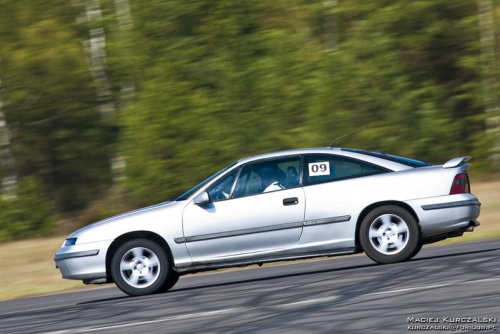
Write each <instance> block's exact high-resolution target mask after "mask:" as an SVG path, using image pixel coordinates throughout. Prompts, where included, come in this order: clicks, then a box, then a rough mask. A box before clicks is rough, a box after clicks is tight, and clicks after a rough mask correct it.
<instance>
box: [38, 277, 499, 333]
mask: <svg viewBox="0 0 500 334" xmlns="http://www.w3.org/2000/svg"><path fill="white" fill-rule="evenodd" d="M498 280H500V276H495V277H491V278H484V279H479V280H468V281H458V282H450V283H443V284H433V285H422V286H416V287H410V288H404V289H396V290H387V291H379V292H372V293H367V294H364V295H361V296H359V297H361V298H362V297H367V296H375V295H381V294H392V293H400V292H407V291H417V290H428V289H437V288H442V287H447V286H452V285H462V284H477V283H485V282H493V281H498ZM340 297H341V296H330V297H325V298H315V299H307V300H301V301H298V302H293V303H286V304H277V305H271V306H255V307H247V308H242V307H236V308H227V309H222V310H215V311H208V312H198V313H188V314H179V315H174V316H169V317H164V318H158V319H153V320H146V321H138V322H129V323H121V324H115V325H104V326H99V327H84V328H75V329H68V330H60V331H54V332H47V333H45V334H66V333H89V332H98V331H104V330H109V329H117V328H124V327H132V326H140V325H147V324H154V323H160V322H166V321H173V320H186V319H194V318H203V317H211V316H216V315H221V314H232V313H241V312H248V311H252V310H257V309H269V308H271V309H272V308H275V309H280V308H290V307H297V306H299V307H300V306H302V305H311V304H321V303H326V302H330V301H334V300H337V299H339V298H340Z"/></svg>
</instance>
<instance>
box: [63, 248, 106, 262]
mask: <svg viewBox="0 0 500 334" xmlns="http://www.w3.org/2000/svg"><path fill="white" fill-rule="evenodd" d="M97 254H99V250H98V249H96V250H89V251H83V252H74V253H64V254H56V256H54V261H59V260H65V259H71V258H74V257H85V256H95V255H97Z"/></svg>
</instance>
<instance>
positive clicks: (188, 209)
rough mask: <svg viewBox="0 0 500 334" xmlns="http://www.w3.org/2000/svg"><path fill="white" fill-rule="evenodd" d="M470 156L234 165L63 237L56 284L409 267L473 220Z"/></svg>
mask: <svg viewBox="0 0 500 334" xmlns="http://www.w3.org/2000/svg"><path fill="white" fill-rule="evenodd" d="M469 158H470V157H461V158H455V159H451V160H450V161H448V162H447V163H445V164H444V165H442V166H441V165H439V166H437V165H430V164H428V163H426V162H423V161H419V160H413V159H408V158H403V157H399V156H395V155H389V154H384V153H379V152H372V151H363V150H357V149H345V148H311V149H300V150H289V151H281V152H275V153H268V154H263V155H258V156H253V157H249V158H245V159H241V160H239V161H237V162H235V163H233V164H231V165H229V166H227V167H225V168H223V169H222V170H221V171H219V172H217V173H216V174H214V175H212V176H211V177H209V178H208V179H206V180H205V181H203V182H202V183H200V184H198V185H197V186H195V187H194V188H192V189H191V190H189V191H188V192H186V193H184V194H183V195H181V196H179V197H178V198H177V199H176V200H174V201H169V202H164V203H160V204H157V205H153V206H150V207H146V208H143V209H140V210H136V211H133V212H128V213H125V214H122V215H118V216H115V217H112V218H109V219H105V220H103V221H100V222H97V223H94V224H92V225H89V226H86V227H84V228H82V229H80V230H78V231H76V232H74V233H72V234H70V235H69V236H68V238H67V239H66V240H65V242H64V244H63V245H62V247H61V249H60V250H59V251H58V252H57V254H56V255H55V262H56V267H57V268H59V269H60V271H61V273H62V276H63V278H67V279H75V280H82V281H83V282H84V283H85V284H97V283H109V282H114V283H115V284H116V285H117V286H118V287H119V288H120V289H121V290H122V291H124V292H125V293H127V294H129V295H133V296H136V295H144V294H151V293H157V292H161V291H166V290H168V289H170V288H171V287H172V286H174V284H175V283H176V282H177V280H178V279H179V275H183V274H187V273H194V272H199V271H205V270H212V269H218V268H225V267H232V266H242V265H250V264H262V263H265V262H273V261H283V260H294V259H301V258H311V257H318V256H332V255H339V254H354V253H359V252H365V253H366V254H367V255H368V256H369V257H370V258H371V259H373V260H374V261H376V262H379V263H394V262H399V261H405V260H408V259H410V258H411V257H413V256H415V255H416V254H417V253H418V252H419V250H420V249H421V247H422V245H423V244H427V243H431V242H436V241H440V240H443V239H445V238H448V237H457V236H461V235H462V234H463V233H464V232H466V231H472V230H473V229H474V227H475V226H478V225H479V223H478V222H477V221H476V219H477V217H478V216H479V208H480V205H481V204H480V202H479V201H478V199H477V198H476V197H475V196H474V195H472V194H471V193H470V186H469V178H468V175H467V171H468V169H469V163H468V162H467V161H468V160H469Z"/></svg>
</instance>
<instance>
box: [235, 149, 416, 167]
mask: <svg viewBox="0 0 500 334" xmlns="http://www.w3.org/2000/svg"><path fill="white" fill-rule="evenodd" d="M301 154H333V155H337V156H344V157H349V158H353V159H357V160H363V161H366V162H369V163H372V164H375V165H378V166H382V167H385V168H388V169H391V170H393V171H400V170H406V169H412V168H413V167H410V166H408V165H404V164H401V163H398V162H395V161H390V160H387V159H383V158H379V157H375V156H370V155H366V154H362V153H358V152H353V151H344V150H342V149H341V148H339V147H333V148H331V147H314V148H300V149H293V150H284V151H276V152H269V153H263V154H258V155H254V156H250V157H246V158H243V159H240V160H238V163H237V165H242V164H245V163H248V162H252V161H256V160H264V159H269V158H275V157H281V156H283V157H284V156H289V155H301Z"/></svg>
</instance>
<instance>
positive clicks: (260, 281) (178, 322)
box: [0, 240, 500, 333]
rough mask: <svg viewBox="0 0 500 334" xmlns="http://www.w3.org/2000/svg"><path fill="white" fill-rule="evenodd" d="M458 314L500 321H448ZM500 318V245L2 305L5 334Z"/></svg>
mask: <svg viewBox="0 0 500 334" xmlns="http://www.w3.org/2000/svg"><path fill="white" fill-rule="evenodd" d="M412 317H413V318H414V319H417V318H418V319H421V318H425V319H422V320H426V319H428V318H432V319H430V320H433V321H436V320H437V321H439V322H438V323H430V324H429V323H415V322H414V323H408V321H409V320H408V319H409V318H412ZM456 317H464V319H461V320H463V321H469V320H470V321H474V320H473V319H482V321H484V319H483V318H494V319H495V320H494V321H497V323H491V322H489V323H482V324H478V323H446V322H445V320H447V319H448V318H449V319H450V321H452V319H453V318H456ZM467 318H469V319H467ZM428 320H429V319H428ZM414 321H415V320H414ZM476 321H477V320H476ZM487 321H493V320H492V319H488V320H487ZM498 321H500V240H493V241H487V242H477V243H468V244H460V245H450V246H439V247H424V248H423V249H422V251H421V252H420V254H419V255H418V256H417V257H415V259H413V260H411V261H408V262H405V263H399V264H392V265H377V264H375V263H373V262H372V261H371V260H370V259H369V258H367V257H366V256H365V255H357V256H349V257H342V258H332V259H328V260H322V261H314V262H302V263H294V264H288V265H280V266H273V267H267V268H255V269H246V270H239V271H232V272H222V273H214V274H210V275H202V276H200V275H197V276H193V275H190V276H185V277H182V278H181V279H180V281H179V283H178V284H177V285H176V286H175V287H174V288H173V289H172V290H171V291H170V292H167V293H165V294H160V295H153V296H144V297H135V298H131V297H128V296H126V295H124V294H123V293H122V292H120V291H119V290H118V289H117V288H116V287H114V285H110V287H109V288H102V289H96V290H91V291H81V292H73V293H66V294H59V295H52V296H44V297H36V298H26V299H20V300H14V301H7V302H2V303H0V332H1V333H89V332H95V333H255V332H256V333H343V332H358V333H410V332H412V333H451V331H450V330H439V329H436V330H434V331H429V330H425V329H423V330H420V331H413V330H409V329H408V326H412V325H413V326H416V325H420V326H425V325H434V326H452V325H459V326H460V325H461V326H479V325H482V326H486V327H492V326H496V331H488V330H486V331H476V330H473V328H472V327H470V328H469V330H464V331H461V333H465V332H470V333H486V332H490V333H495V332H500V323H498Z"/></svg>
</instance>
